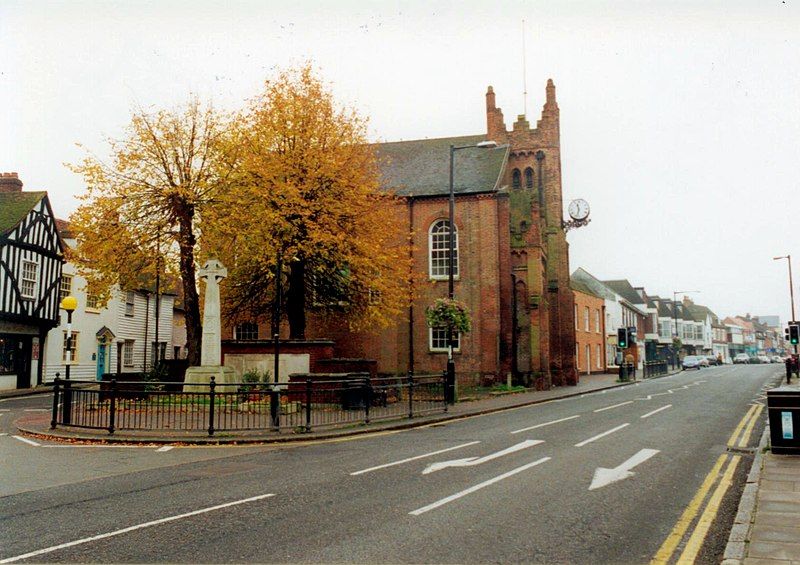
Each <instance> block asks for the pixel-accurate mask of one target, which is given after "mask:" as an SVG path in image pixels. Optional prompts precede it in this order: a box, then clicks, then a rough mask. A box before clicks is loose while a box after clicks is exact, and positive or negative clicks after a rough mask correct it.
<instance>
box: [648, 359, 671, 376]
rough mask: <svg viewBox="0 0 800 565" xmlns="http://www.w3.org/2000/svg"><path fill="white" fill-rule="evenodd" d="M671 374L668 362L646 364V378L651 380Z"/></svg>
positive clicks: (649, 362)
mask: <svg viewBox="0 0 800 565" xmlns="http://www.w3.org/2000/svg"><path fill="white" fill-rule="evenodd" d="M668 372H669V366H668V364H667V360H666V359H664V360H661V361H645V363H644V378H646V379H650V378H653V377H660V376H661V375H666V374H667V373H668Z"/></svg>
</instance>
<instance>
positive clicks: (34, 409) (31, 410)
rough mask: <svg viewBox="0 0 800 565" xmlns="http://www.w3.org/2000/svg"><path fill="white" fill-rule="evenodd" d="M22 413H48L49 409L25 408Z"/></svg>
mask: <svg viewBox="0 0 800 565" xmlns="http://www.w3.org/2000/svg"><path fill="white" fill-rule="evenodd" d="M23 412H50V409H49V408H25V409H24V410H23Z"/></svg>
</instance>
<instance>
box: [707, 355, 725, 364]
mask: <svg viewBox="0 0 800 565" xmlns="http://www.w3.org/2000/svg"><path fill="white" fill-rule="evenodd" d="M706 359H708V364H709V365H714V366H716V365H721V364H722V363H721V362H720V360H719V359H718V358H716V357H714V356H713V355H706Z"/></svg>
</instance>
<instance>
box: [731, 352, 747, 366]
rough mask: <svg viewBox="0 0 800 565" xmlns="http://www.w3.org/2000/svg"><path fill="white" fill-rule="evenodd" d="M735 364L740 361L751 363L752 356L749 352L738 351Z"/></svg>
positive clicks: (734, 360) (734, 359)
mask: <svg viewBox="0 0 800 565" xmlns="http://www.w3.org/2000/svg"><path fill="white" fill-rule="evenodd" d="M733 363H734V365H736V364H738V363H745V364H747V363H750V356H749V355H748V354H747V353H737V354H736V357H734V358H733Z"/></svg>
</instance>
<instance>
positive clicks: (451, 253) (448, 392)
mask: <svg viewBox="0 0 800 565" xmlns="http://www.w3.org/2000/svg"><path fill="white" fill-rule="evenodd" d="M474 147H477V148H480V149H492V148H494V147H497V142H496V141H491V140H487V141H480V142H478V143H474V144H471V145H450V202H449V204H450V206H449V218H448V226H447V227H448V230H449V232H450V233H449V234H448V236H447V239H448V244H449V245H448V250H447V262H448V265H447V297H448V298H449V299H450V300H453V298H454V296H455V292H454V287H455V285H454V279H455V276H454V271H453V261H454V259H455V245H456V244H455V237H454V234H455V221H454V219H453V217H454V215H455V208H456V195H455V192H454V189H453V161H454V156H455V152H456V151H459V150H461V149H471V148H474ZM455 384H456V364H455V361H454V360H453V328H452V327H448V328H447V386H446V387H445V400H446V401H447V403H448V404H453V403H454V402H455Z"/></svg>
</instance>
